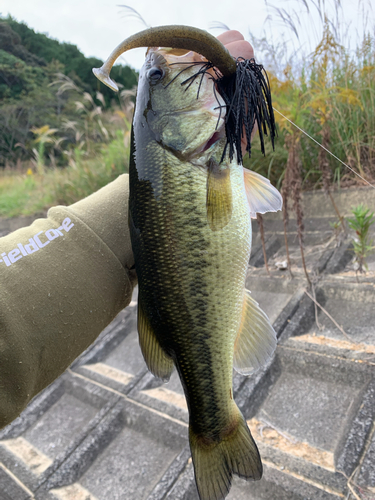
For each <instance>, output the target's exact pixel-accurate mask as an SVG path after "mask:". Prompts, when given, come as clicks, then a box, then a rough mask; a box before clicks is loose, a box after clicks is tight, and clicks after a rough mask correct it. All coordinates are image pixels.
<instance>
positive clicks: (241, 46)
mask: <svg viewBox="0 0 375 500" xmlns="http://www.w3.org/2000/svg"><path fill="white" fill-rule="evenodd" d="M225 47H226V48H227V49H228V50H229V52H230V54H231V55H232V56H233V57H235V58H236V59H237V57H243V58H244V59H253V58H254V49H253V47H252V46H251V45H250V43H249V42H247V41H246V40H237V41H234V42H230V43H226V44H225Z"/></svg>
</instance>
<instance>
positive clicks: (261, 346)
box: [233, 290, 277, 375]
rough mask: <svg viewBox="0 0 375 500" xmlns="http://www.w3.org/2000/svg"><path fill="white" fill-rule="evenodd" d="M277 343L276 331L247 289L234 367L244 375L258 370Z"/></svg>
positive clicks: (268, 357)
mask: <svg viewBox="0 0 375 500" xmlns="http://www.w3.org/2000/svg"><path fill="white" fill-rule="evenodd" d="M276 344H277V338H276V332H275V330H274V329H273V327H272V325H271V323H270V320H269V319H268V317H267V315H266V313H265V312H263V311H262V309H261V308H260V307H259V304H258V303H257V302H256V301H255V300H254V299H253V298H252V297H251V296H250V292H249V291H248V290H245V296H244V302H243V308H242V317H241V324H240V328H239V331H238V334H237V337H236V340H235V343H234V358H233V366H234V369H235V370H236V371H238V372H239V373H241V374H242V375H249V374H250V373H252V372H254V371H256V370H258V369H259V368H260V367H261V366H264V365H265V364H266V362H267V361H268V360H269V359H270V358H271V356H272V354H273V353H274V351H275V349H276Z"/></svg>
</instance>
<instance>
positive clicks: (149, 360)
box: [138, 294, 174, 382]
mask: <svg viewBox="0 0 375 500" xmlns="http://www.w3.org/2000/svg"><path fill="white" fill-rule="evenodd" d="M138 333H139V344H140V346H141V351H142V354H143V357H144V359H145V361H146V364H147V367H148V369H149V370H150V372H151V373H152V374H153V375H155V377H158V378H160V379H162V380H164V381H165V382H168V380H169V378H170V376H171V373H172V371H173V366H174V365H173V361H172V358H171V357H169V356H168V355H167V354H166V353H165V352H164V351H163V349H162V347H161V346H160V344H159V341H158V339H157V338H156V335H155V333H154V331H153V329H152V327H151V325H150V322H149V320H148V318H147V316H146V315H145V314H144V310H143V307H142V300H141V297H140V294H139V296H138Z"/></svg>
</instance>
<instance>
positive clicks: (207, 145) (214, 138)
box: [190, 118, 225, 159]
mask: <svg viewBox="0 0 375 500" xmlns="http://www.w3.org/2000/svg"><path fill="white" fill-rule="evenodd" d="M220 121H222V123H221V126H220V127H219V128H217V129H216V130H215V131H214V133H213V134H212V135H211V136H210V138H209V139H208V140H207V141H205V142H204V143H203V144H202V145H201V146H199V147H198V148H197V149H196V150H195V151H194V152H193V154H191V155H190V158H191V159H193V158H197V157H198V156H201V155H203V154H204V153H206V152H207V151H208V150H209V149H211V148H212V147H213V146H214V145H215V144H216V143H218V142H219V141H220V140H221V139H222V138H223V137H225V127H224V120H223V119H222V118H220Z"/></svg>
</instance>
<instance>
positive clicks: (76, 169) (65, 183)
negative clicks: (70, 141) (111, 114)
mask: <svg viewBox="0 0 375 500" xmlns="http://www.w3.org/2000/svg"><path fill="white" fill-rule="evenodd" d="M128 142H129V133H128V131H123V130H118V131H117V135H116V138H115V139H114V140H112V141H111V142H109V143H108V144H107V145H105V146H103V147H102V149H101V151H99V152H98V154H97V155H96V156H95V157H93V158H90V159H85V158H84V156H83V154H82V152H80V151H79V150H77V151H75V153H74V154H73V155H72V156H71V158H70V161H69V166H67V167H65V168H58V167H54V168H45V167H43V166H41V165H39V168H38V169H36V168H35V164H34V165H32V164H30V165H31V166H29V167H28V166H27V165H23V166H21V168H19V169H18V170H17V169H7V170H5V171H3V172H2V173H0V217H14V216H17V215H32V214H34V213H37V212H40V211H43V210H46V209H48V208H49V207H51V206H54V205H58V204H60V205H69V204H71V203H74V202H76V201H78V200H80V199H82V198H85V197H86V196H88V195H89V194H91V193H93V192H95V191H97V190H98V189H100V188H101V187H103V186H105V185H106V184H108V183H109V182H111V181H112V180H114V179H115V178H116V177H117V176H118V175H120V174H122V173H125V172H127V171H128V159H129V145H128Z"/></svg>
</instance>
